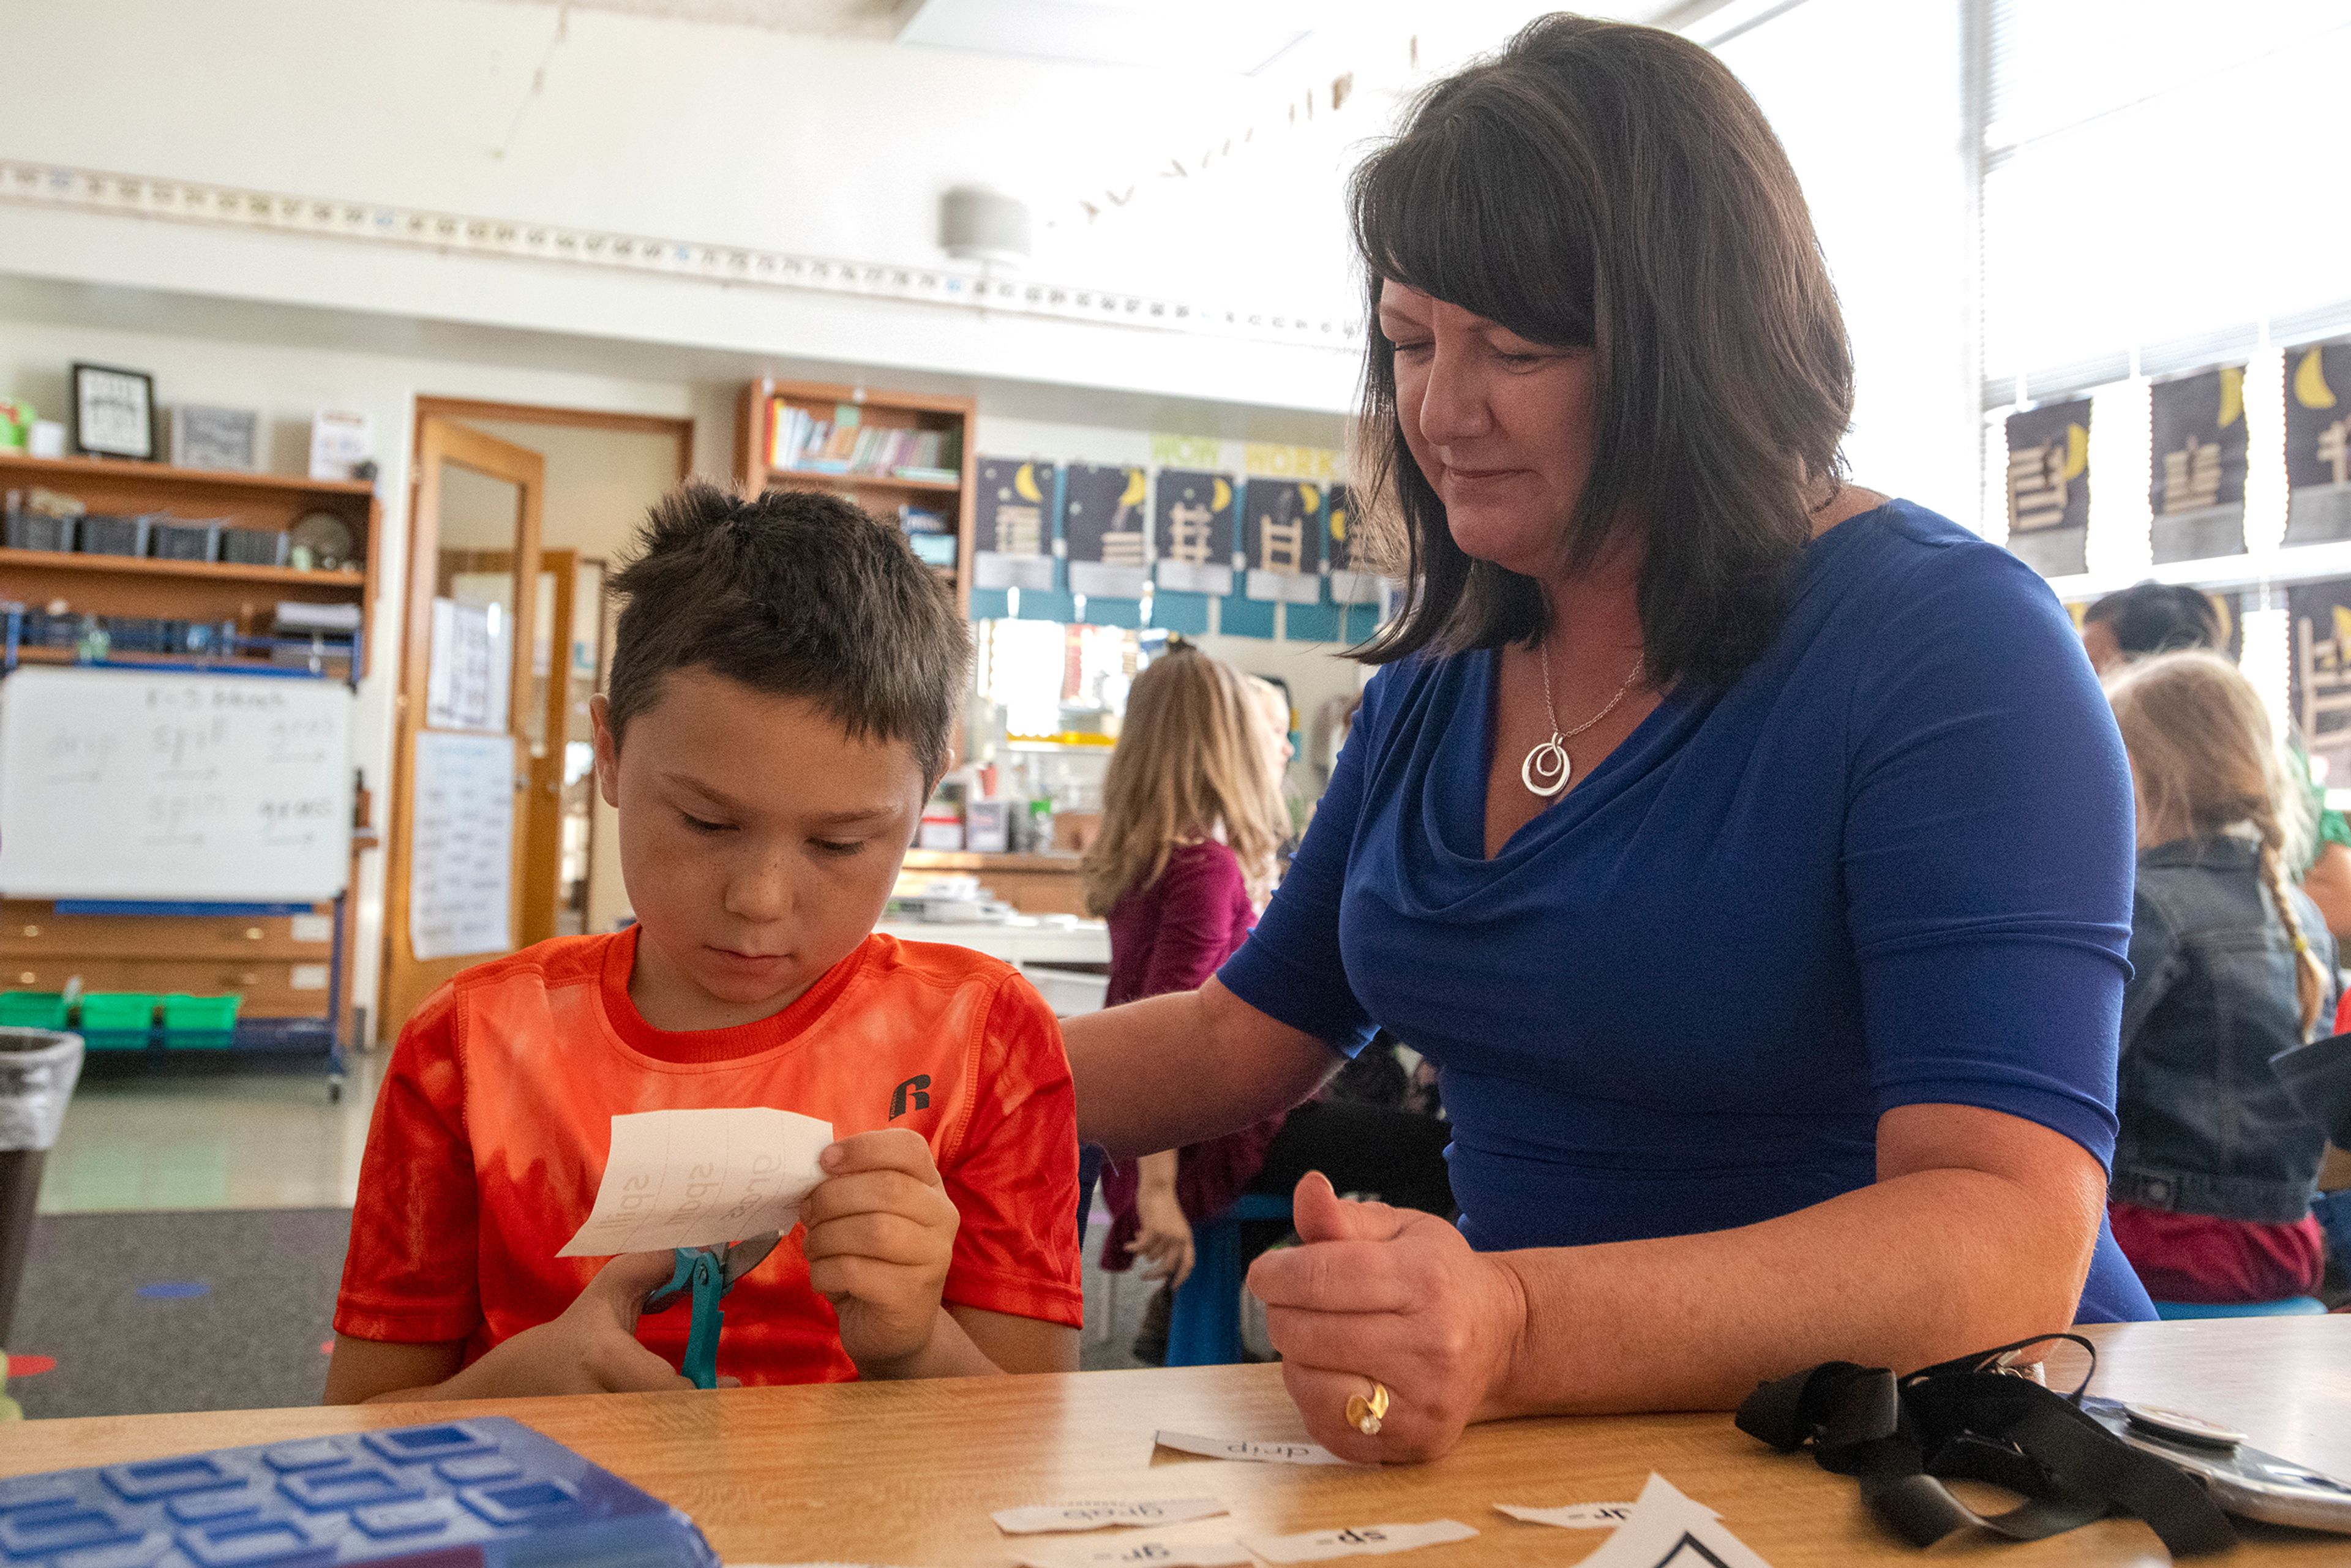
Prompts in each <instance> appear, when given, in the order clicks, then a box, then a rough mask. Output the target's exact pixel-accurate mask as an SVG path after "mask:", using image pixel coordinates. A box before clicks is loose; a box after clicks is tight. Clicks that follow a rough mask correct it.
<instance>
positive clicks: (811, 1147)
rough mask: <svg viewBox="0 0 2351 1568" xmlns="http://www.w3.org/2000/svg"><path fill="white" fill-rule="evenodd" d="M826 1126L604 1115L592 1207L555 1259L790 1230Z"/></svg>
mask: <svg viewBox="0 0 2351 1568" xmlns="http://www.w3.org/2000/svg"><path fill="white" fill-rule="evenodd" d="M831 1142H832V1124H831V1123H830V1122H820V1121H818V1120H817V1119H816V1118H815V1117H813V1116H801V1115H796V1114H795V1113H792V1112H789V1111H772V1110H768V1109H767V1108H766V1107H764V1106H752V1107H746V1108H742V1109H737V1110H725V1111H641V1112H638V1113H634V1114H632V1115H626V1116H615V1117H613V1118H612V1149H611V1154H610V1155H608V1156H607V1157H606V1159H605V1161H604V1179H603V1182H602V1183H601V1185H600V1186H598V1187H597V1189H596V1206H595V1207H594V1208H592V1209H590V1211H589V1215H588V1221H587V1223H586V1224H584V1225H582V1226H581V1227H580V1230H579V1233H578V1234H576V1235H575V1236H573V1237H572V1238H571V1239H570V1240H569V1241H567V1242H565V1243H564V1244H563V1249H562V1250H561V1251H559V1252H558V1253H557V1254H556V1256H557V1257H559V1258H610V1257H614V1256H617V1255H618V1254H620V1253H622V1252H658V1251H661V1250H662V1249H664V1248H670V1247H708V1246H711V1245H713V1244H715V1243H717V1242H722V1241H739V1240H741V1239H744V1238H745V1237H748V1236H766V1235H768V1234H770V1233H771V1232H775V1233H779V1232H782V1231H787V1230H789V1229H790V1228H792V1227H793V1226H795V1225H798V1224H799V1204H800V1199H802V1198H804V1197H807V1196H808V1195H809V1189H810V1188H811V1187H813V1186H816V1184H817V1183H818V1182H820V1181H821V1180H823V1179H824V1173H823V1172H821V1171H820V1170H819V1169H818V1168H817V1164H816V1157H817V1155H820V1154H822V1153H823V1152H824V1149H825V1146H826V1145H829V1144H831Z"/></svg>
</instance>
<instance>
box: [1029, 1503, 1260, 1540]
mask: <svg viewBox="0 0 2351 1568" xmlns="http://www.w3.org/2000/svg"><path fill="white" fill-rule="evenodd" d="M1224 1511H1225V1505H1224V1504H1223V1503H1221V1502H1219V1501H1217V1500H1216V1499H1215V1498H1212V1497H1168V1498H1133V1499H1127V1500H1118V1501H1110V1500H1103V1501H1095V1502H1048V1503H1039V1504H1036V1505H1034V1506H1032V1507H1029V1508H1007V1509H999V1510H998V1511H996V1512H994V1513H991V1514H989V1515H988V1516H987V1517H988V1518H990V1519H992V1520H994V1521H996V1528H997V1529H998V1530H1000V1531H1004V1533H1005V1534H1007V1535H1047V1534H1055V1533H1062V1532H1067V1531H1081V1530H1101V1529H1102V1528H1104V1527H1105V1526H1108V1525H1113V1524H1116V1525H1144V1524H1184V1523H1187V1522H1189V1521H1192V1520H1195V1519H1213V1518H1215V1517H1216V1516H1217V1514H1220V1513H1223V1512H1224Z"/></svg>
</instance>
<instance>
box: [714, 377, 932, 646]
mask: <svg viewBox="0 0 2351 1568" xmlns="http://www.w3.org/2000/svg"><path fill="white" fill-rule="evenodd" d="M973 410H974V403H973V402H972V400H971V399H970V398H967V397H946V396H938V395H934V394H931V393H927V392H884V391H881V390H878V389H875V388H871V387H853V386H841V385H835V384H832V383H830V382H784V381H775V380H772V379H768V378H764V377H763V378H762V379H760V380H758V381H755V382H750V383H749V384H747V386H745V387H744V389H743V393H742V402H741V406H740V408H739V410H738V412H737V420H736V432H735V470H736V481H737V484H738V485H739V486H741V487H742V491H743V493H744V494H745V495H747V496H758V495H764V494H765V493H767V492H768V491H769V490H779V489H791V490H822V491H829V492H831V493H832V494H835V495H840V496H844V497H848V498H849V499H850V500H852V501H854V502H856V503H857V504H858V505H859V506H861V507H864V508H865V509H866V510H867V511H869V512H872V513H873V514H874V515H875V516H877V517H882V518H883V519H885V520H891V519H895V520H897V521H899V522H900V523H901V525H902V526H904V525H906V524H907V522H908V519H909V517H910V516H911V515H915V514H923V515H927V516H929V517H935V518H936V519H938V521H939V525H940V530H939V531H938V532H937V533H935V534H934V535H933V536H932V537H933V538H935V539H941V540H944V539H946V538H952V539H953V540H954V541H955V544H954V549H955V559H954V562H953V564H952V565H949V564H947V563H946V562H943V561H934V562H933V563H932V570H934V571H936V572H937V573H938V574H939V576H940V577H941V578H942V579H943V580H946V581H947V582H949V583H951V584H953V585H954V588H955V594H956V605H957V606H958V607H960V608H962V609H963V610H965V611H966V612H968V611H969V609H970V606H971V528H972V508H973V504H974V501H975V499H976V491H975V488H974V486H975V476H976V472H977V459H976V457H975V455H974V453H975V447H974V444H973V440H972V434H973V430H972V419H973ZM916 531H918V530H917V529H915V528H909V532H910V533H914V532H916ZM915 543H916V548H917V550H918V552H919V551H920V550H922V549H925V548H928V549H938V548H939V547H938V546H937V545H926V543H925V541H924V540H922V539H920V538H917V539H916V541H915Z"/></svg>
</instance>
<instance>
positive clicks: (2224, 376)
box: [2220, 365, 2245, 430]
mask: <svg viewBox="0 0 2351 1568" xmlns="http://www.w3.org/2000/svg"><path fill="white" fill-rule="evenodd" d="M2244 417H2245V372H2244V371H2241V370H2240V369H2239V368H2238V367H2236V366H2235V365H2224V366H2222V367H2221V368H2220V428H2221V429H2223V430H2226V429H2228V428H2229V426H2231V425H2232V424H2234V423H2237V421H2239V420H2241V419H2242V418H2244Z"/></svg>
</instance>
